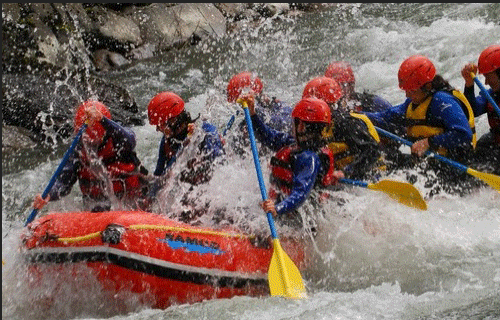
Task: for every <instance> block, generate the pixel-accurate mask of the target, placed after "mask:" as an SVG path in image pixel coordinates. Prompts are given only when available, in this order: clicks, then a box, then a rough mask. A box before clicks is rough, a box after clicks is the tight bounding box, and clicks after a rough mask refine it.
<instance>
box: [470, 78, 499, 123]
mask: <svg viewBox="0 0 500 320" xmlns="http://www.w3.org/2000/svg"><path fill="white" fill-rule="evenodd" d="M473 79H474V82H475V83H476V84H477V86H478V87H479V89H481V94H482V95H483V97H486V99H488V101H489V102H490V103H491V105H492V106H493V108H494V109H495V111H496V112H497V114H498V116H500V108H499V107H498V105H497V104H496V102H495V100H493V98H492V97H491V95H490V94H489V93H488V90H486V88H485V87H484V86H483V84H482V83H481V81H479V79H478V78H477V76H474V77H473Z"/></svg>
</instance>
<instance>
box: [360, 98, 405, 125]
mask: <svg viewBox="0 0 500 320" xmlns="http://www.w3.org/2000/svg"><path fill="white" fill-rule="evenodd" d="M409 104H410V100H409V99H407V100H406V101H405V102H403V103H402V104H399V105H396V106H393V107H390V108H387V109H385V110H383V111H379V112H361V113H363V114H365V115H366V116H367V117H368V118H369V119H370V120H371V121H372V123H373V124H374V125H375V126H377V127H380V128H382V129H385V130H388V131H393V130H394V129H395V128H397V127H403V126H404V125H405V122H404V119H405V117H406V108H408V105H409Z"/></svg>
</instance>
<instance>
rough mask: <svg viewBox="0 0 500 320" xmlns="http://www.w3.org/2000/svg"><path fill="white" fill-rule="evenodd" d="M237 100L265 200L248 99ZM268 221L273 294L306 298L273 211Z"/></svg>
mask: <svg viewBox="0 0 500 320" xmlns="http://www.w3.org/2000/svg"><path fill="white" fill-rule="evenodd" d="M237 102H238V103H240V104H241V105H242V106H243V110H244V111H245V120H246V123H247V127H248V133H249V136H250V144H251V146H252V154H253V160H254V164H255V170H256V171H257V178H258V179H259V186H260V193H261V195H262V200H263V201H265V200H266V199H267V192H266V187H265V185H264V179H263V178H262V171H261V168H260V162H259V155H258V153H257V146H256V144H255V137H254V134H253V127H252V120H251V119H250V111H248V105H247V103H246V101H242V100H238V101H237ZM267 221H268V223H269V227H270V228H271V235H272V238H273V248H274V251H273V255H272V258H271V263H270V265H269V270H268V273H267V278H268V282H269V289H270V291H271V295H272V296H284V297H286V298H305V297H306V290H305V287H304V284H303V282H302V276H301V275H300V271H299V269H298V268H297V266H295V264H294V263H293V261H292V259H290V257H289V256H288V255H287V254H286V252H285V251H284V250H283V248H282V247H281V244H280V241H279V239H278V234H277V232H276V229H275V227H274V221H273V216H272V214H271V212H268V213H267Z"/></svg>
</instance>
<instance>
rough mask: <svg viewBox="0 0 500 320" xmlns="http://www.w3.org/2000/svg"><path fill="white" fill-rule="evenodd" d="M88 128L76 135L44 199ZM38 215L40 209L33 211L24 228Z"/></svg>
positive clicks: (44, 193)
mask: <svg viewBox="0 0 500 320" xmlns="http://www.w3.org/2000/svg"><path fill="white" fill-rule="evenodd" d="M86 128H87V124H83V125H82V127H81V128H80V130H79V131H78V133H77V134H76V137H75V138H74V139H73V142H72V143H71V146H70V147H69V149H68V150H66V153H65V154H64V157H63V159H62V160H61V163H60V164H59V166H58V167H57V169H56V171H55V172H54V174H53V175H52V178H51V179H50V181H49V184H48V185H47V187H46V188H45V190H44V191H43V193H42V199H45V198H47V196H48V195H49V192H50V190H51V189H52V187H53V186H54V183H55V182H56V179H57V177H59V174H60V173H61V171H62V169H63V168H64V166H65V165H66V162H68V159H69V157H70V156H71V154H72V153H73V150H75V147H76V145H77V144H78V141H80V137H81V136H82V134H83V132H84V131H85V129H86ZM37 213H38V209H33V210H32V211H31V213H30V215H29V217H28V219H27V220H26V223H25V224H24V226H27V225H28V223H30V222H31V221H33V219H35V217H36V214H37Z"/></svg>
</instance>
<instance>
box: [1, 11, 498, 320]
mask: <svg viewBox="0 0 500 320" xmlns="http://www.w3.org/2000/svg"><path fill="white" fill-rule="evenodd" d="M494 43H500V5H499V4H484V3H482V4H451V3H449V4H354V3H350V4H344V5H341V6H340V7H338V8H335V9H330V10H327V11H325V12H320V13H318V12H316V13H307V14H304V15H302V16H298V17H295V18H293V19H290V18H288V19H282V18H281V19H276V20H272V19H271V20H269V21H267V22H265V23H264V24H263V25H260V26H259V27H256V28H254V27H250V26H248V28H244V29H243V30H242V32H241V33H239V34H238V35H237V36H236V35H235V36H230V37H229V36H228V37H227V38H224V39H218V40H213V41H207V42H206V43H204V44H201V45H199V46H197V47H193V48H189V49H184V50H183V51H171V52H169V53H167V54H165V55H164V56H162V57H158V58H155V59H152V60H149V61H142V62H139V63H137V64H135V65H133V66H131V67H129V68H127V69H123V70H117V71H113V72H111V73H108V74H106V75H104V77H106V78H108V79H110V80H113V81H116V82H117V83H119V84H121V85H123V86H125V87H126V88H127V89H128V90H129V91H130V92H131V94H132V95H133V96H134V97H135V98H136V101H137V103H138V104H139V106H140V107H142V109H143V112H144V116H145V117H146V106H147V103H148V102H149V100H150V99H151V98H152V97H153V96H154V95H155V94H156V93H157V92H159V91H164V90H171V91H174V92H176V93H177V94H179V95H180V96H181V97H183V98H184V100H185V101H186V108H187V109H188V110H189V111H191V113H192V114H193V115H197V114H198V113H199V114H200V115H201V117H202V118H203V119H206V120H208V121H210V122H212V123H213V124H215V125H217V126H218V128H219V129H220V130H221V131H222V130H223V129H224V127H225V125H226V123H227V121H228V120H229V118H230V117H231V115H233V114H236V111H237V110H238V107H237V106H236V105H230V104H228V103H227V102H226V99H225V92H224V90H225V87H226V85H227V81H228V80H229V78H230V77H231V76H232V75H234V74H236V73H238V72H240V71H243V70H250V71H254V72H256V73H257V74H258V75H259V76H260V78H261V79H262V80H263V82H264V91H265V93H267V94H268V95H270V96H276V97H278V98H279V99H281V100H283V101H285V102H287V103H288V104H290V105H293V104H294V103H296V102H297V101H298V100H299V99H300V97H301V93H302V89H303V87H304V85H305V83H306V82H307V81H308V80H309V79H311V78H312V77H315V76H318V75H322V74H323V72H324V70H325V68H326V66H327V65H328V63H329V62H330V61H332V60H347V61H350V62H351V64H352V66H353V69H354V73H355V76H356V88H357V91H362V90H368V91H370V92H372V93H375V94H378V95H381V96H383V97H385V98H386V99H387V100H388V101H390V102H391V103H393V104H398V103H401V102H402V101H403V100H404V92H402V91H401V90H399V88H398V86H397V71H398V68H399V65H400V63H401V62H402V61H403V60H404V59H405V58H406V57H408V56H409V55H412V54H423V55H426V56H427V57H429V58H430V59H431V60H432V61H433V62H434V63H435V65H436V68H437V70H438V73H440V74H441V75H443V76H444V78H445V79H448V80H449V81H450V83H451V84H452V85H453V86H455V87H456V88H459V89H462V88H463V80H462V78H461V76H460V70H461V68H462V66H463V65H464V64H465V63H466V62H469V61H477V57H478V56H479V54H480V52H481V51H482V50H483V49H484V48H486V47H487V46H488V45H490V44H494ZM480 80H482V81H483V83H484V78H482V77H480ZM476 92H479V91H478V90H476ZM242 120H243V116H242V113H241V112H240V113H239V116H237V122H239V121H242ZM133 129H134V131H135V132H136V134H137V141H138V143H137V152H138V155H139V157H140V158H141V160H142V161H143V163H144V165H145V166H146V167H147V168H148V169H149V170H150V171H153V170H154V166H155V163H156V157H157V148H158V143H159V140H160V135H159V134H158V133H157V132H156V131H155V128H154V127H152V126H150V125H149V124H146V125H144V126H140V127H134V128H133ZM476 129H477V132H478V135H479V136H480V135H481V134H483V133H485V132H487V130H488V124H487V121H486V118H484V117H480V118H478V119H477V123H476ZM237 135H238V132H237V130H236V129H234V127H233V129H232V130H230V131H229V133H228V134H227V136H226V137H225V138H226V140H227V141H228V142H230V141H231V139H233V138H234V137H235V136H237ZM68 145H69V144H68ZM258 146H260V145H259V144H258ZM66 147H67V146H62V147H61V148H59V149H58V150H59V151H57V152H55V153H53V154H52V155H51V156H49V157H47V156H46V155H44V156H42V155H39V158H38V162H36V161H35V164H33V161H31V162H21V161H20V162H19V165H18V167H17V170H10V171H9V173H8V174H5V175H3V176H2V260H3V263H4V264H3V266H2V316H3V317H4V319H101V318H109V319H134V320H135V319H150V320H159V319H215V318H218V319H315V320H316V319H500V193H499V192H497V191H495V190H493V189H492V188H489V187H484V188H480V189H478V190H475V191H473V192H472V193H471V194H470V195H467V196H464V197H459V196H456V195H449V194H440V195H439V196H437V197H434V198H432V199H428V200H427V204H428V207H429V209H428V210H427V211H421V210H418V209H415V208H411V207H406V206H403V205H401V204H399V203H397V202H395V201H393V200H391V199H390V198H388V197H387V196H386V195H385V194H383V193H381V192H375V191H372V190H369V189H365V188H357V187H352V188H346V189H344V190H340V191H338V192H337V193H335V195H334V199H338V200H339V203H332V204H330V205H328V206H327V207H326V208H324V210H323V212H322V219H323V220H322V223H321V227H320V229H319V233H318V235H317V237H316V238H315V239H314V243H313V245H312V247H311V249H310V252H311V257H312V265H311V266H310V267H309V268H308V269H307V270H305V271H304V273H303V278H304V280H305V283H306V286H307V290H308V298H307V299H302V300H287V299H283V298H279V297H265V298H251V297H236V298H232V299H221V300H212V301H206V302H203V303H198V304H194V305H180V306H173V307H171V308H169V309H167V310H156V309H151V308H148V307H147V306H144V305H140V304H139V303H138V302H137V299H136V297H134V296H133V295H130V296H126V297H125V299H124V301H125V302H122V303H117V302H115V301H114V300H113V299H111V298H110V297H107V296H106V295H105V294H104V293H102V292H101V290H100V289H99V288H98V287H94V286H91V285H90V286H85V289H82V288H80V287H78V288H74V287H72V286H71V285H68V286H67V287H64V288H57V290H56V289H55V287H54V286H50V284H49V285H47V288H45V289H41V290H40V291H37V292H32V291H31V290H30V289H29V288H28V287H27V285H26V279H25V278H24V277H23V275H24V269H23V262H22V259H21V258H20V256H19V253H18V249H17V248H18V246H19V234H20V233H21V231H22V229H23V224H24V221H25V220H26V217H27V216H28V214H29V212H30V211H31V208H30V205H31V201H32V199H33V196H34V195H35V194H36V193H39V192H42V191H43V189H44V188H45V186H46V184H47V183H48V181H49V180H50V177H51V176H52V174H53V172H54V171H55V169H56V168H57V166H58V164H59V162H60V159H61V157H62V153H64V150H65V148H66ZM61 150H62V151H61ZM29 156H30V157H35V158H36V157H37V155H36V154H35V155H33V154H30V155H29ZM227 159H228V160H229V161H227V162H226V163H225V164H224V165H221V166H219V167H218V168H217V169H216V171H215V173H214V177H213V179H212V180H211V181H210V183H208V185H207V186H206V187H205V188H206V189H204V190H202V191H203V194H202V195H201V196H200V200H207V199H209V200H210V201H211V203H212V205H214V206H224V207H225V208H228V211H230V212H234V217H235V220H237V221H245V220H246V219H248V217H249V216H250V215H249V213H251V215H255V216H256V218H253V219H249V220H252V226H253V227H256V228H262V230H267V229H266V228H268V226H267V224H266V220H265V214H263V213H262V211H261V210H260V209H259V207H258V202H259V201H260V191H259V186H258V182H257V178H256V177H255V168H254V166H253V161H252V160H251V158H250V157H246V158H245V157H238V156H236V155H235V154H233V153H231V152H228V154H227ZM268 160H269V155H268V154H265V153H264V154H263V155H262V157H261V159H260V161H261V163H262V169H263V173H264V176H265V177H266V178H265V182H266V185H268V184H269V181H268V178H267V176H268V173H269V172H268V167H267V163H268ZM4 161H8V160H6V159H3V158H2V164H3V165H4V163H5V162H4ZM12 165H14V167H16V166H15V163H14V164H13V163H9V166H10V167H12ZM175 170H179V168H175V169H174V172H176V171H175ZM391 178H394V179H398V180H401V181H405V176H396V177H391ZM416 187H417V188H419V190H420V191H421V192H422V194H426V191H428V190H426V189H425V188H424V186H422V185H418V184H416ZM77 189H78V188H76V187H75V188H74V190H73V191H72V193H71V194H70V195H69V196H67V197H65V198H64V199H62V200H61V201H57V202H53V203H50V204H49V205H47V207H46V209H44V210H42V212H41V213H40V215H41V214H43V213H45V212H47V211H70V210H78V207H79V206H80V205H81V203H80V200H79V199H80V198H79V197H80V194H79V191H78V190H77ZM181 191H182V190H177V189H175V187H173V186H172V187H170V189H169V190H167V192H166V193H168V194H166V195H165V198H164V199H165V205H164V206H161V207H159V208H158V210H159V211H165V212H168V211H169V210H175V208H176V207H175V206H176V205H177V204H176V201H175V200H176V199H177V198H178V196H179V195H180V194H181ZM172 199H173V200H172ZM170 200H172V201H171V202H168V201H170ZM340 200H341V201H340ZM340 202H342V203H340ZM242 208H243V209H242ZM278 232H280V230H278ZM124 294H126V293H124ZM50 295H52V296H55V298H56V301H55V302H54V301H52V304H50V307H48V306H49V304H48V303H47V304H46V306H47V307H45V308H44V307H43V306H44V301H46V300H44V299H46V298H47V297H48V296H50ZM122 298H123V297H122Z"/></svg>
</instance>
